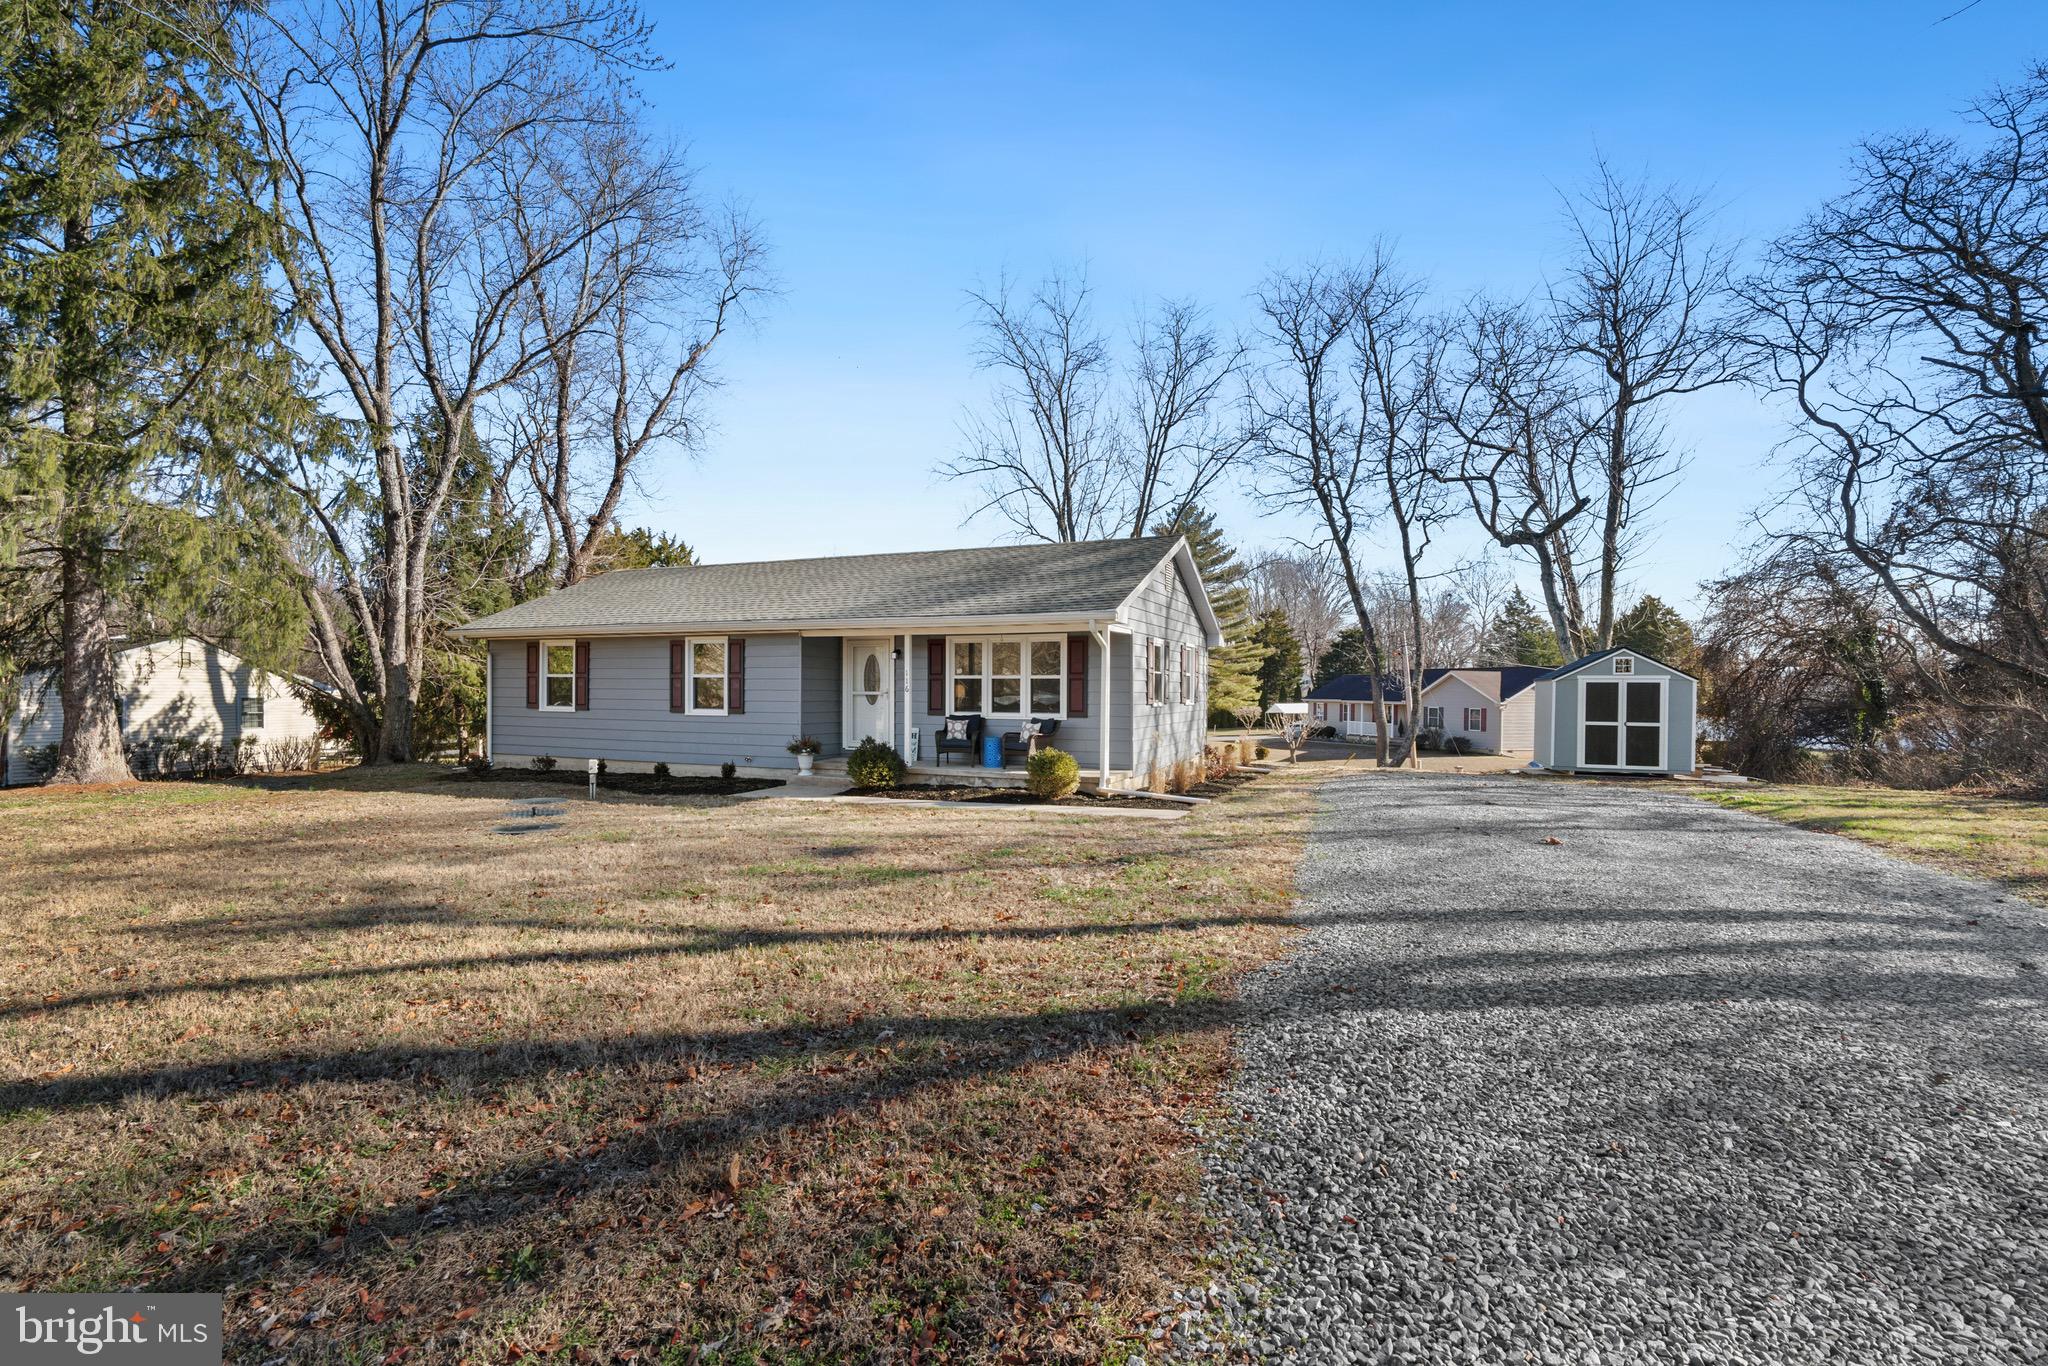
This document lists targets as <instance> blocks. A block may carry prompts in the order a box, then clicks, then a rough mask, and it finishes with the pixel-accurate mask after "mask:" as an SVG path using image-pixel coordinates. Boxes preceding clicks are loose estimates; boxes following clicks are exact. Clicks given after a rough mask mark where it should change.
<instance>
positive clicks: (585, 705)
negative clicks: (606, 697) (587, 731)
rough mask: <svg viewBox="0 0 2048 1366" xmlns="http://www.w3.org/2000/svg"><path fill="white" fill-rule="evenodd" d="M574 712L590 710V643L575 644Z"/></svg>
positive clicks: (580, 641)
mask: <svg viewBox="0 0 2048 1366" xmlns="http://www.w3.org/2000/svg"><path fill="white" fill-rule="evenodd" d="M576 710H578V711H589V710H590V642H589V641H587V640H579V641H577V642H576Z"/></svg>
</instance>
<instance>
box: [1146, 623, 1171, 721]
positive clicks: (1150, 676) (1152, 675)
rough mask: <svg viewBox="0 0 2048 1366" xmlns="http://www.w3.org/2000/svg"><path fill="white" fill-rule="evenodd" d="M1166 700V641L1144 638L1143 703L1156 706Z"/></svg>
mask: <svg viewBox="0 0 2048 1366" xmlns="http://www.w3.org/2000/svg"><path fill="white" fill-rule="evenodd" d="M1165 700H1166V642H1165V641H1163V640H1153V639H1152V638H1151V637H1149V636H1148V637H1146V639H1145V703H1146V705H1147V706H1153V707H1156V706H1158V705H1159V704H1160V703H1162V702H1164V701H1165Z"/></svg>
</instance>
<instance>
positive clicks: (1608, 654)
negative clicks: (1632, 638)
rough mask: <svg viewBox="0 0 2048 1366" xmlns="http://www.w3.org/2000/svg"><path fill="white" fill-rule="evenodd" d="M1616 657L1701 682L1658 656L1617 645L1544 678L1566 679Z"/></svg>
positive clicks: (1582, 658)
mask: <svg viewBox="0 0 2048 1366" xmlns="http://www.w3.org/2000/svg"><path fill="white" fill-rule="evenodd" d="M1615 655H1634V656H1635V657H1636V658H1637V659H1647V660H1649V661H1650V663H1652V664H1655V665H1656V666H1657V667H1658V668H1660V669H1669V670H1670V671H1671V672H1672V673H1675V674H1677V675H1678V676H1679V677H1680V678H1691V679H1692V681H1693V682H1695V683H1697V682H1699V679H1697V678H1693V676H1692V675H1691V674H1689V673H1687V672H1686V671H1685V670H1683V669H1681V668H1679V667H1678V666H1677V665H1676V664H1666V663H1665V662H1664V661H1663V660H1661V659H1659V658H1657V656H1655V655H1650V654H1644V653H1643V652H1642V651H1641V650H1636V649H1631V648H1630V647H1629V646H1626V645H1615V646H1611V647H1609V648H1608V649H1605V650H1595V651H1594V652H1593V653H1592V654H1589V655H1580V656H1579V657H1578V658H1577V659H1575V660H1573V661H1572V662H1571V663H1569V664H1566V665H1563V666H1561V667H1559V668H1555V669H1552V670H1551V671H1550V672H1549V673H1547V674H1544V675H1543V677H1544V679H1546V680H1551V679H1559V678H1564V677H1567V676H1569V675H1571V674H1575V673H1577V672H1578V671H1579V670H1581V669H1584V668H1589V667H1591V666H1592V665H1595V664H1598V663H1599V662H1600V661H1601V660H1603V659H1612V658H1613V657H1614V656H1615Z"/></svg>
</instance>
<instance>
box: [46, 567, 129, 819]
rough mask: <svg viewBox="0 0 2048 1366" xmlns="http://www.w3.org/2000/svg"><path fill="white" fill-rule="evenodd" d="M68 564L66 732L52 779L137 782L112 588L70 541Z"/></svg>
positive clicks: (60, 690) (62, 680)
mask: <svg viewBox="0 0 2048 1366" xmlns="http://www.w3.org/2000/svg"><path fill="white" fill-rule="evenodd" d="M60 554H61V556H62V561H63V568H62V575H63V582H62V588H61V592H62V594H63V599H62V601H63V631H64V661H63V664H62V666H61V667H60V668H59V669H58V671H57V679H58V682H57V694H58V696H59V697H60V698H61V699H62V700H63V703H64V734H63V739H62V742H61V743H60V745H59V746H58V751H57V769H56V772H54V773H52V774H51V775H50V781H51V782H52V783H132V782H134V781H135V775H134V774H133V773H131V772H129V771H128V756H127V754H126V752H125V751H124V750H123V749H122V746H121V707H120V702H119V692H118V689H117V684H116V680H115V677H114V642H113V636H112V634H111V632H110V630H109V627H108V624H107V615H108V612H107V591H106V589H105V588H103V587H102V586H101V585H100V582H99V579H98V576H97V575H95V574H94V573H93V566H92V565H91V564H90V563H89V561H88V557H87V555H86V553H85V552H83V551H81V550H79V549H77V548H76V547H71V546H67V547H65V548H64V549H63V550H62V551H61V552H60Z"/></svg>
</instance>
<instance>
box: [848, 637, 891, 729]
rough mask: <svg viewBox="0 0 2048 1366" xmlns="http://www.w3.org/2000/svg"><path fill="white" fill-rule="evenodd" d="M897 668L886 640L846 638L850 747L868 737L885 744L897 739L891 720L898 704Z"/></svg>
mask: <svg viewBox="0 0 2048 1366" xmlns="http://www.w3.org/2000/svg"><path fill="white" fill-rule="evenodd" d="M893 674H894V669H893V668H892V666H891V663H890V659H889V642H888V641H886V640H849V641H847V642H846V747H847V748H848V749H852V748H853V747H854V746H855V745H858V744H859V743H860V742H861V741H863V740H867V739H876V740H880V741H881V742H882V743H883V744H885V745H893V744H895V743H896V732H895V729H894V727H893V726H892V725H891V723H890V719H891V717H893V716H894V715H895V711H896V708H895V706H894V705H893V703H892V700H891V699H892V697H893V695H894V693H895V691H896V690H895V688H894V687H893V686H892V684H893Z"/></svg>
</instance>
